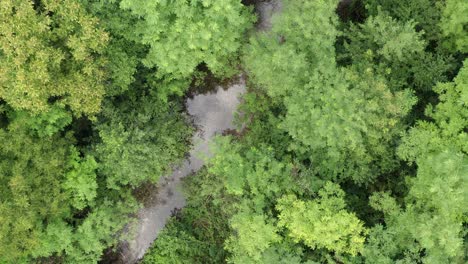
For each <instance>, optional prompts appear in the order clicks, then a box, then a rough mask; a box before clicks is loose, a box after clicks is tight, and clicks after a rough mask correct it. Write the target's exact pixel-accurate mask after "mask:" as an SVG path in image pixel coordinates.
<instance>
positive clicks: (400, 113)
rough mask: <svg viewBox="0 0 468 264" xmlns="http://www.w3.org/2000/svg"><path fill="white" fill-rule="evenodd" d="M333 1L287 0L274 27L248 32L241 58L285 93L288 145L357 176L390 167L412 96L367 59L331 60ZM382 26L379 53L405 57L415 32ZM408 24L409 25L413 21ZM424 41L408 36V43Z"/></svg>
mask: <svg viewBox="0 0 468 264" xmlns="http://www.w3.org/2000/svg"><path fill="white" fill-rule="evenodd" d="M336 4H337V1H307V2H306V3H304V2H303V1H294V2H288V3H286V5H285V10H284V13H283V15H282V16H281V17H280V18H278V19H277V20H276V21H275V24H274V27H273V31H272V33H270V34H267V35H265V36H261V37H260V38H258V39H254V40H252V44H251V45H250V47H249V51H248V52H247V54H246V57H245V60H246V64H247V69H248V70H249V72H250V73H251V75H253V77H254V79H255V81H256V82H258V84H260V85H262V86H264V88H265V90H266V91H267V93H268V95H270V96H271V97H273V100H281V99H282V102H283V104H284V108H285V110H286V114H285V116H284V117H283V120H282V121H281V122H280V124H279V127H280V128H282V129H283V130H284V131H287V132H288V134H289V135H290V136H291V137H292V138H293V142H292V143H291V144H290V147H289V149H290V150H292V151H294V152H295V153H296V154H298V155H300V157H301V158H303V159H310V161H311V163H312V166H313V168H314V169H315V171H316V172H317V173H319V174H320V175H321V176H322V177H324V178H326V179H334V178H341V179H345V178H351V179H352V180H354V181H355V182H357V183H359V184H362V183H368V182H371V181H372V180H374V179H375V178H376V177H377V176H378V174H379V173H388V172H391V171H392V170H393V169H395V167H396V165H397V161H396V159H395V157H394V151H393V150H392V147H394V141H395V139H396V138H397V137H398V136H399V134H400V133H401V131H402V129H404V126H403V123H402V122H401V121H402V119H404V118H405V116H406V115H407V113H408V112H409V111H410V109H411V106H412V105H413V104H414V103H415V99H414V98H413V96H412V95H411V92H409V91H407V90H403V91H397V92H392V90H391V89H390V87H388V86H387V84H386V80H385V79H384V78H383V77H379V74H378V72H376V70H374V69H372V68H371V67H349V68H341V67H338V66H337V65H336V62H335V50H334V43H335V39H336V37H337V35H338V34H339V33H338V31H337V29H336V28H335V27H336V24H337V17H336V14H335V8H336ZM304 10H308V11H307V12H304ZM306 14H307V15H306ZM311 14H312V15H311ZM369 23H370V24H371V26H373V25H374V24H376V25H380V24H381V23H380V21H376V22H375V23H374V22H372V21H370V22H369ZM382 23H383V22H382ZM384 29H388V30H389V33H386V32H385V31H384ZM379 30H380V29H379ZM381 30H382V31H381V34H380V36H382V38H383V39H382V41H380V42H379V43H381V44H382V46H383V47H382V48H381V51H380V53H381V56H383V57H386V58H389V59H390V58H392V57H401V58H404V57H405V56H406V55H405V53H406V51H405V50H404V49H406V48H407V47H409V40H411V41H412V40H414V39H415V37H416V39H417V34H416V35H414V34H406V33H402V34H400V33H399V32H395V34H392V31H393V26H392V25H390V26H388V27H385V28H383V29H381ZM408 30H409V31H411V33H414V30H412V29H411V25H409V26H408ZM386 34H389V35H390V37H391V39H390V37H389V38H387V37H386ZM395 36H399V37H398V38H396V39H395ZM279 39H283V41H279ZM401 40H406V41H405V42H404V43H400V41H401ZM387 42H388V43H387ZM422 44H423V42H422V41H419V42H415V43H412V45H413V46H412V47H411V48H412V49H419V48H422Z"/></svg>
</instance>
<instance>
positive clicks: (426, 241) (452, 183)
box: [364, 61, 468, 263]
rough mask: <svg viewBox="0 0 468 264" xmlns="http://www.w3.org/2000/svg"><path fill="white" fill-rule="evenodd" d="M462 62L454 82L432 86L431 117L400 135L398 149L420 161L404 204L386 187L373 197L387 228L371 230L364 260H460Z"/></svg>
mask: <svg viewBox="0 0 468 264" xmlns="http://www.w3.org/2000/svg"><path fill="white" fill-rule="evenodd" d="M466 63H467V62H466V61H465V66H464V67H463V68H462V69H461V70H460V72H459V74H458V76H457V77H456V78H455V80H454V82H450V83H440V84H438V85H437V86H436V88H435V91H436V92H437V93H438V94H439V99H440V102H439V103H438V104H437V105H436V106H435V107H433V106H429V107H428V108H427V111H426V114H427V115H428V116H429V117H430V118H431V119H432V121H420V122H419V123H418V124H417V125H416V126H415V127H414V128H412V129H411V130H410V131H409V132H408V134H407V135H406V136H405V137H404V138H403V142H402V145H401V146H400V148H399V155H400V156H401V157H402V158H403V159H405V160H407V161H408V162H410V163H414V162H415V163H416V164H417V166H418V171H417V175H416V177H415V178H409V180H408V182H409V193H408V195H407V196H406V197H405V198H404V203H403V205H404V208H402V207H401V206H400V205H399V204H398V203H397V202H396V200H395V199H394V198H392V197H390V196H389V194H388V193H376V194H374V195H373V196H372V197H371V205H372V206H373V207H375V208H376V209H378V210H381V211H383V212H384V214H385V228H384V227H383V226H380V225H379V226H376V227H374V228H373V229H372V231H371V232H370V238H369V243H368V245H367V246H366V250H365V251H364V256H365V257H366V261H367V262H368V263H394V262H395V261H397V260H399V261H406V262H409V261H412V262H421V261H422V262H423V263H463V260H464V258H465V257H466V256H465V254H466V253H465V252H464V240H463V238H464V237H465V236H466V230H464V227H463V226H464V224H466V222H467V216H468V210H467V208H468V200H467V197H466V194H465V190H466V189H467V188H468V166H467V165H468V159H467V158H466V154H467V153H468V149H467V147H468V145H467V144H466V142H467V134H466V129H467V126H468V103H467V90H468V89H466V88H467V87H468V67H467V66H466ZM421 252H425V254H421Z"/></svg>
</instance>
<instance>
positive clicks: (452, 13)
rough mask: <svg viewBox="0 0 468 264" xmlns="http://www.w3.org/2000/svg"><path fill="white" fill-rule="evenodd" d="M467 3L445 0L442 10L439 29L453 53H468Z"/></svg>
mask: <svg viewBox="0 0 468 264" xmlns="http://www.w3.org/2000/svg"><path fill="white" fill-rule="evenodd" d="M467 13H468V2H467V1H465V0H447V1H446V3H445V6H444V8H443V13H442V19H441V21H440V27H441V29H442V34H443V36H444V37H445V44H446V45H447V47H448V48H449V49H451V50H453V51H460V52H465V53H466V52H468V16H467V15H466V14H467Z"/></svg>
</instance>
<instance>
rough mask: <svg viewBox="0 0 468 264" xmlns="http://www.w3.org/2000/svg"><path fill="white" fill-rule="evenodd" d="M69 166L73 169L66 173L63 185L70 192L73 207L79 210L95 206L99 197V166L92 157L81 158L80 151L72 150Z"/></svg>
mask: <svg viewBox="0 0 468 264" xmlns="http://www.w3.org/2000/svg"><path fill="white" fill-rule="evenodd" d="M69 164H70V165H71V167H72V169H71V170H70V171H69V172H67V173H66V176H65V177H66V179H65V182H64V183H63V187H64V189H65V190H67V191H69V192H70V196H71V197H72V205H73V207H75V208H76V209H78V210H82V209H84V208H85V207H86V206H90V205H93V202H94V199H95V198H96V196H97V187H98V185H97V182H96V169H97V167H98V164H97V163H96V161H95V160H94V158H93V157H92V156H86V157H84V158H81V157H79V153H78V151H76V150H75V149H73V148H72V150H71V153H70V160H69Z"/></svg>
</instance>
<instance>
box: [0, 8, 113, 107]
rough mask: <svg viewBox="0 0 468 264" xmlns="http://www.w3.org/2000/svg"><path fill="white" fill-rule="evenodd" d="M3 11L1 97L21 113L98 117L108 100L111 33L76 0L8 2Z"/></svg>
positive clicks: (0, 23) (0, 14) (0, 16)
mask: <svg viewBox="0 0 468 264" xmlns="http://www.w3.org/2000/svg"><path fill="white" fill-rule="evenodd" d="M1 5H2V7H1V8H0V31H1V32H2V34H1V36H0V98H2V99H3V100H5V101H6V102H7V103H8V104H9V105H11V106H12V107H13V108H15V109H16V110H27V111H31V112H34V113H39V112H45V111H48V110H49V108H50V106H49V103H48V100H50V99H54V100H56V101H57V102H56V103H58V104H60V105H61V106H64V105H67V106H69V107H70V108H71V110H72V111H73V113H74V114H76V115H81V114H88V115H93V114H96V113H97V112H98V111H99V109H100V104H101V100H102V97H103V95H104V86H103V84H102V81H103V80H104V72H103V71H102V69H101V67H102V65H103V58H102V56H100V55H99V54H100V53H102V52H103V49H104V48H105V46H106V43H107V39H108V37H107V34H106V33H104V32H103V31H102V30H101V29H99V28H98V22H97V20H96V19H95V18H93V17H91V16H89V15H88V14H86V12H85V11H84V10H83V8H82V7H81V6H80V5H79V4H78V3H77V2H76V1H74V0H44V1H41V2H40V7H38V8H37V9H38V10H37V11H36V10H35V9H34V8H33V2H32V1H24V0H4V1H2V4H1Z"/></svg>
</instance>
